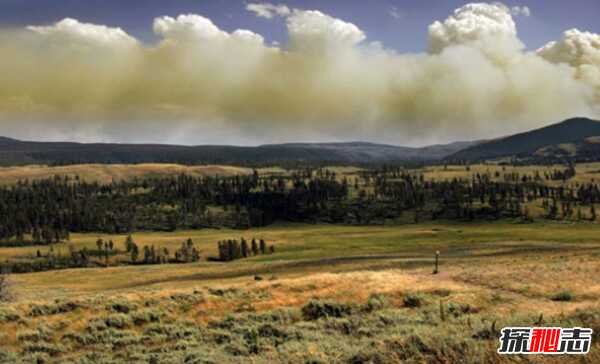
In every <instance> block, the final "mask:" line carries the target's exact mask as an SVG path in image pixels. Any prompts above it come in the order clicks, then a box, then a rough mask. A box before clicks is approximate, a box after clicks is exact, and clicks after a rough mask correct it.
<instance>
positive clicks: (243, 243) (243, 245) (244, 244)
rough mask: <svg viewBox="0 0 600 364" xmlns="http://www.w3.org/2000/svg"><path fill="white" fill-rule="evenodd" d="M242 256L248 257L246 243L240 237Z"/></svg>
mask: <svg viewBox="0 0 600 364" xmlns="http://www.w3.org/2000/svg"><path fill="white" fill-rule="evenodd" d="M242 257H244V258H248V243H247V242H246V239H244V238H242Z"/></svg>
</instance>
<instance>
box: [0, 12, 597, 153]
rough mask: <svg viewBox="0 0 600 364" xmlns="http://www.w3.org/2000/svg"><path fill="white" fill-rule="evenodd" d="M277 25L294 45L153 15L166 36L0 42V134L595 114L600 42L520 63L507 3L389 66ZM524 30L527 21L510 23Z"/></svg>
mask: <svg viewBox="0 0 600 364" xmlns="http://www.w3.org/2000/svg"><path fill="white" fill-rule="evenodd" d="M247 8H248V10H250V11H253V12H254V13H255V14H256V15H257V16H261V17H264V18H272V17H274V16H279V17H284V18H285V21H286V24H287V28H288V34H289V44H288V45H287V46H285V47H273V46H269V45H267V44H266V43H265V41H264V39H263V37H262V36H261V35H259V34H256V33H254V32H252V31H249V30H242V29H240V30H236V31H233V32H226V31H224V30H222V29H220V28H219V27H218V26H217V25H215V24H214V23H213V22H212V21H211V20H210V19H208V18H205V17H203V16H201V15H194V14H187V15H180V16H178V17H168V16H165V17H160V18H157V19H155V20H154V24H153V30H154V32H155V33H156V34H157V35H158V36H159V37H160V38H161V40H160V41H159V42H158V43H156V44H152V45H149V44H143V43H142V42H139V41H137V40H136V39H134V38H133V37H131V36H130V35H128V34H127V33H126V32H125V31H123V30H121V29H118V28H110V27H106V26H102V25H94V24H86V23H82V22H79V21H77V20H74V19H65V20H62V21H60V22H58V23H56V24H52V25H44V26H30V27H27V28H26V29H5V30H2V31H0V74H1V75H2V82H0V123H1V125H2V126H3V130H4V132H3V133H6V134H12V135H15V136H18V137H30V138H55V139H59V138H72V139H77V138H79V139H84V140H97V139H104V140H135V141H159V142H161V141H162V142H185V143H239V142H247V143H254V142H268V141H284V140H289V141H291V140H317V139H318V140H335V139H338V140H343V139H369V140H381V141H385V142H390V143H395V144H404V143H407V144H418V143H420V142H430V141H445V140H451V139H455V138H475V137H489V136H496V135H499V134H502V133H509V132H513V131H517V130H523V129H527V128H530V127H537V126H541V125H545V124H547V123H549V122H552V121H558V120H560V119H561V118H566V117H570V116H574V115H587V116H597V115H598V113H599V111H598V109H599V105H600V40H599V39H600V36H599V35H596V34H591V33H584V32H580V31H578V30H570V31H567V32H565V34H564V36H563V38H562V39H561V40H559V41H557V42H552V43H549V44H548V45H546V46H544V47H542V48H541V49H539V50H538V51H537V52H527V51H525V50H524V49H525V47H524V45H523V44H522V42H521V41H520V40H519V39H518V37H517V29H516V25H515V22H514V20H513V18H512V16H513V15H515V14H517V12H516V10H515V9H510V8H508V7H506V6H504V5H502V4H499V3H493V4H485V3H478V4H468V5H465V6H463V7H461V8H459V9H457V10H456V11H455V12H454V14H452V15H451V16H450V17H448V18H447V19H446V20H444V21H440V22H435V23H433V24H432V25H431V26H430V27H429V46H428V51H427V53H422V54H398V53H396V52H394V51H392V50H389V49H386V48H384V47H383V46H382V45H381V44H380V43H378V42H372V41H370V40H367V37H366V35H365V33H364V32H363V31H362V30H361V29H360V28H359V27H357V26H356V25H354V24H351V23H348V22H345V21H343V20H340V19H336V18H334V17H332V16H330V15H327V14H323V13H321V12H319V11H314V10H299V9H288V8H287V7H284V6H280V5H272V4H268V3H262V4H248V6H247ZM518 15H522V16H528V15H529V10H528V9H527V10H523V9H519V12H518Z"/></svg>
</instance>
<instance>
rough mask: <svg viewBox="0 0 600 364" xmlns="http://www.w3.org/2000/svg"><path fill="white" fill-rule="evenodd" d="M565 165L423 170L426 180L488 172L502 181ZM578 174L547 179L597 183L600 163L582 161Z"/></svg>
mask: <svg viewBox="0 0 600 364" xmlns="http://www.w3.org/2000/svg"><path fill="white" fill-rule="evenodd" d="M564 169H565V166H564V165H551V166H537V165H536V166H533V165H532V166H510V165H507V166H502V165H499V164H491V163H490V164H472V165H469V166H468V169H467V167H466V166H456V165H447V166H427V167H424V168H423V169H422V170H419V171H422V172H423V174H424V176H425V179H426V180H432V179H435V180H451V179H453V178H467V179H470V178H471V177H472V176H473V175H475V174H478V173H479V174H480V175H484V174H487V175H489V176H490V177H491V179H492V180H493V181H502V180H503V178H504V175H505V174H507V175H508V174H511V173H518V174H519V176H521V177H522V176H524V175H527V176H534V175H535V173H536V172H539V173H540V175H541V177H542V178H543V177H544V172H549V173H550V172H552V171H556V170H558V171H562V170H564ZM575 171H576V174H575V176H574V177H573V178H571V179H569V180H568V181H566V182H563V181H545V183H547V184H548V185H552V186H558V185H573V184H575V183H597V182H598V181H599V180H600V163H581V164H577V165H576V166H575Z"/></svg>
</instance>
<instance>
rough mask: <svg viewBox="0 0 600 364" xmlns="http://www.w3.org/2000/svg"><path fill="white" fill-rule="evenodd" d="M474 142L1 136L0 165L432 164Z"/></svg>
mask: <svg viewBox="0 0 600 364" xmlns="http://www.w3.org/2000/svg"><path fill="white" fill-rule="evenodd" d="M475 143H477V142H459V143H452V144H447V145H434V146H429V147H423V148H408V147H399V146H393V145H384V144H373V143H364V142H348V143H290V144H270V145H261V146H257V147H240V146H227V145H203V146H181V145H166V144H105V143H92V144H84V143H70V142H32V141H20V140H16V139H11V138H5V137H2V138H0V165H4V166H7V165H27V164H50V165H65V164H88V163H111V164H129V163H178V164H232V165H246V164H278V163H290V162H319V163H320V162H323V163H348V164H357V163H394V162H406V161H423V162H426V161H436V160H440V159H442V158H444V157H446V156H448V155H450V154H452V153H454V152H456V151H458V150H460V149H462V148H465V147H468V146H471V145H474V144H475Z"/></svg>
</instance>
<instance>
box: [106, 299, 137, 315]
mask: <svg viewBox="0 0 600 364" xmlns="http://www.w3.org/2000/svg"><path fill="white" fill-rule="evenodd" d="M106 309H107V310H108V311H113V312H118V313H129V312H131V311H135V310H136V309H137V306H136V305H135V304H134V303H131V302H129V301H127V300H119V301H113V302H111V303H109V304H108V305H107V306H106Z"/></svg>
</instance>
